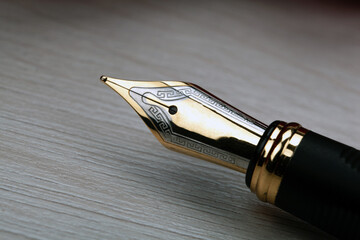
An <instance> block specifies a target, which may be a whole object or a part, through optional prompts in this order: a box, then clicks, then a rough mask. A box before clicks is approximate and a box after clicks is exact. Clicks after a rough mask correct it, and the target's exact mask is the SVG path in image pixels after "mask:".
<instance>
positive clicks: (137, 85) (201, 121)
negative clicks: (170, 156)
mask: <svg viewBox="0 0 360 240" xmlns="http://www.w3.org/2000/svg"><path fill="white" fill-rule="evenodd" d="M101 80H102V81H104V83H105V84H107V85H108V86H109V87H111V88H112V89H113V90H115V91H116V92H117V93H118V94H120V95H121V96H122V97H123V98H124V99H125V100H126V101H127V102H128V103H129V104H130V106H131V107H132V108H133V109H134V110H135V111H136V112H137V113H138V114H139V116H140V117H141V118H142V120H143V121H144V122H145V124H146V125H147V126H148V127H149V128H150V130H151V132H152V133H153V134H154V135H155V137H156V138H157V139H158V140H159V141H160V142H161V143H162V144H163V145H164V146H165V147H167V148H169V149H172V150H175V151H178V152H182V153H185V154H188V155H192V156H195V157H198V158H202V159H205V160H208V161H211V162H214V163H217V164H220V165H223V166H226V167H229V168H232V169H235V170H238V171H240V172H243V173H245V172H246V169H247V167H248V164H249V160H250V158H252V156H253V154H254V152H255V148H256V146H257V144H258V142H259V140H260V138H261V136H262V135H263V133H264V131H265V129H266V127H267V126H266V125H265V124H263V123H261V122H259V121H257V120H256V119H254V118H252V117H250V116H248V115H246V114H245V113H243V112H241V111H239V110H237V109H236V108H234V107H232V106H230V105H229V104H227V103H225V102H223V101H221V100H220V99H218V98H216V97H215V96H213V95H211V94H210V93H208V92H206V91H205V90H203V89H201V88H200V87H198V86H196V85H194V84H191V83H185V82H178V81H151V82H150V81H131V80H122V79H116V78H111V77H106V76H102V77H101Z"/></svg>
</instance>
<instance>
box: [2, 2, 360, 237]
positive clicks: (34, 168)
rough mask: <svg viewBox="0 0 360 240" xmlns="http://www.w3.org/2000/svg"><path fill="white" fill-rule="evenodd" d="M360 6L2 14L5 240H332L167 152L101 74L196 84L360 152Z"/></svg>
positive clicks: (21, 6) (140, 6) (19, 9)
mask: <svg viewBox="0 0 360 240" xmlns="http://www.w3.org/2000/svg"><path fill="white" fill-rule="evenodd" d="M359 13H360V8H358V7H356V6H349V5H347V4H346V3H342V4H339V3H338V4H336V3H329V4H328V3H326V2H325V1H324V2H316V1H310V2H307V3H306V2H305V3H302V1H298V2H297V1H250V0H249V1H147V0H145V1H136V2H135V1H113V2H112V1H89V2H88V1H10V0H9V1H1V3H0V102H1V105H0V239H328V238H329V236H327V235H326V234H324V233H322V232H320V231H319V230H317V229H315V228H313V227H311V226H310V225H308V224H306V223H304V222H302V221H300V220H298V219H296V218H294V217H292V216H290V215H289V214H287V213H285V212H283V211H281V210H278V209H277V208H276V207H273V206H271V205H269V204H266V203H262V202H260V201H259V200H258V199H257V198H256V196H255V195H254V194H253V193H251V192H250V190H248V189H247V187H246V185H245V183H244V182H245V181H244V175H242V174H241V173H238V172H235V171H232V170H229V169H226V168H224V167H221V166H218V165H214V164H212V163H208V162H205V161H202V160H198V159H195V158H192V157H189V156H185V155H181V154H178V153H175V152H171V151H169V150H167V149H165V148H163V146H162V145H161V144H160V143H159V142H158V141H157V140H156V139H155V138H154V137H153V135H152V134H151V133H150V131H149V130H148V129H147V127H146V126H145V125H144V124H143V122H142V121H141V119H140V118H139V117H138V116H137V115H136V113H135V112H134V111H133V110H132V109H131V108H130V107H129V106H128V104H127V103H126V102H125V101H124V100H123V99H122V98H121V97H120V96H118V95H117V94H116V93H114V92H113V91H112V90H111V89H110V88H109V87H107V86H105V85H104V84H103V83H102V82H100V81H99V76H100V75H101V74H107V75H110V76H114V77H121V78H125V79H142V80H180V81H188V82H193V83H196V84H198V85H200V86H202V87H204V88H205V89H207V90H209V91H210V92H211V93H214V94H215V95H217V96H218V97H220V98H222V99H224V100H226V101H227V102H229V103H231V104H232V105H234V106H237V107H238V108H239V109H241V110H243V111H245V112H246V113H248V114H250V115H252V116H254V117H255V118H257V119H260V120H262V121H263V122H265V123H267V124H269V123H271V122H272V121H273V120H276V119H281V120H285V121H297V122H300V123H302V125H303V126H305V127H307V128H310V129H312V130H314V131H317V132H318V133H321V134H324V135H327V136H329V137H331V138H334V139H336V140H339V141H342V142H344V143H347V144H349V145H351V146H354V147H359V146H360V144H359V143H360V127H359V119H360V118H359V117H360V106H359V103H360V82H359V81H360V14H359Z"/></svg>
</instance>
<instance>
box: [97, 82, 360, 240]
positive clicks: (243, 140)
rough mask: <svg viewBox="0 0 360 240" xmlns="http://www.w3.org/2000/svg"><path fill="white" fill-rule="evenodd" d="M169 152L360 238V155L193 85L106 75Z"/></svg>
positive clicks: (342, 234)
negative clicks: (241, 177)
mask: <svg viewBox="0 0 360 240" xmlns="http://www.w3.org/2000/svg"><path fill="white" fill-rule="evenodd" d="M100 79H101V80H102V81H103V82H104V83H105V84H106V85H108V86H109V87H111V88H112V89H113V90H115V91H116V92H117V93H118V94H119V95H121V96H122V97H123V98H124V99H125V100H126V101H127V102H128V103H129V104H130V106H131V107H132V108H133V109H134V110H135V111H136V112H137V114H138V115H139V116H140V117H141V119H142V120H143V121H144V122H145V124H146V125H147V126H148V127H149V128H150V130H151V132H152V133H153V134H154V135H155V137H156V138H157V139H158V140H159V141H160V143H162V144H163V145H164V146H165V147H167V148H169V149H171V150H175V151H178V152H181V153H185V154H188V155H191V156H195V157H197V158H201V159H204V160H208V161H211V162H213V163H217V164H220V165H222V166H225V167H228V168H231V169H234V170H236V171H240V172H242V173H244V174H246V176H245V179H246V185H247V186H248V187H249V188H250V190H251V191H252V192H254V193H255V194H256V195H257V197H258V198H259V199H260V200H262V201H265V202H268V203H271V204H274V205H276V206H277V207H279V208H281V209H283V210H285V211H287V212H289V213H291V214H293V215H295V216H297V217H298V218H300V219H303V220H305V221H307V222H309V223H310V224H312V225H314V226H316V227H318V228H320V229H322V230H323V231H325V232H327V233H329V234H331V235H333V236H335V237H337V238H339V239H360V151H359V150H356V149H354V148H352V147H349V146H347V145H344V144H342V143H339V142H337V141H334V140H332V139H329V138H327V137H324V136H322V135H319V134H317V133H315V132H312V131H310V130H308V129H306V128H304V127H302V126H301V125H300V124H298V123H286V122H283V121H274V122H273V123H271V124H270V125H269V126H267V125H265V124H264V123H262V122H260V121H258V120H256V119H254V118H252V117H251V116H249V115H247V114H245V113H244V112H241V111H240V110H238V109H236V108H234V107H232V106H231V105H229V104H227V103H225V102H224V101H222V100H221V99H219V98H217V97H215V96H214V95H212V94H211V93H209V92H207V91H206V90H204V89H202V88H200V87H198V86H197V85H195V84H192V83H186V82H180V81H132V80H122V79H117V78H111V77H107V76H102V77H101V78H100Z"/></svg>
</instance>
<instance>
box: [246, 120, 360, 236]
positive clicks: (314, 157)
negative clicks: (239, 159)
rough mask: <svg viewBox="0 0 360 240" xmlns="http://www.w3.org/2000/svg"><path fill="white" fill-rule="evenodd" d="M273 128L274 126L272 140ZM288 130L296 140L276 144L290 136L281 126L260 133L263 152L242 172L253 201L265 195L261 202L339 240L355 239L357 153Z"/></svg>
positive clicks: (359, 184) (359, 186) (359, 210)
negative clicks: (252, 192)
mask: <svg viewBox="0 0 360 240" xmlns="http://www.w3.org/2000/svg"><path fill="white" fill-rule="evenodd" d="M274 125H275V126H279V125H280V127H279V128H278V131H279V133H278V134H277V135H276V134H275V133H274V131H276V127H274ZM271 126H272V128H273V129H271ZM290 126H292V131H290V132H292V133H293V134H294V135H293V136H295V134H296V133H298V134H299V135H301V137H298V139H296V141H295V140H294V139H292V138H291V136H290V137H289V139H288V140H287V141H283V142H282V144H280V143H281V140H283V139H284V138H285V139H286V137H287V136H289V135H291V134H289V130H288V129H291V127H289V124H285V123H283V122H276V123H275V124H272V125H270V127H269V131H266V132H265V135H267V139H266V137H265V139H262V141H261V142H263V145H264V146H263V149H262V151H258V154H259V155H258V156H256V157H255V158H254V159H253V161H252V164H253V165H255V167H254V168H253V171H251V169H250V168H249V170H248V172H247V178H248V179H250V183H249V182H248V184H250V188H251V189H252V190H253V191H254V192H256V193H257V195H258V196H262V195H269V196H267V197H266V198H261V197H260V199H261V200H264V201H268V202H271V203H273V204H275V205H276V206H278V207H279V208H281V209H283V210H285V211H287V212H289V213H291V214H293V215H295V216H297V217H299V218H301V219H303V220H305V221H307V222H309V223H311V224H313V225H314V226H317V227H318V228H320V229H322V230H324V231H325V232H327V233H330V234H332V235H334V236H336V237H337V238H339V239H360V151H359V150H356V149H354V148H352V147H349V146H347V145H344V144H342V143H339V142H337V141H334V140H332V139H329V138H327V137H324V136H321V135H319V134H317V133H314V132H311V131H307V130H306V129H303V128H301V127H300V125H297V126H296V124H294V123H292V124H290ZM294 126H295V127H294ZM269 132H272V134H273V135H272V134H271V133H269ZM286 133H288V135H287V136H284V134H286ZM275 135H276V136H275ZM291 140H293V143H294V142H296V143H298V144H297V145H296V146H295V148H291V147H290V148H289V145H291V143H290V142H291ZM298 140H300V141H298ZM261 142H260V143H261ZM264 142H265V144H264ZM266 144H267V146H266ZM269 146H270V147H272V148H269ZM266 147H268V148H269V149H270V150H266V149H265V148H266ZM276 149H277V150H276ZM279 149H280V150H279ZM288 149H291V150H292V151H293V152H292V154H291V151H287V150H288ZM266 151H267V153H265V152H266ZM286 152H287V153H286ZM254 162H255V164H254ZM259 169H260V170H259ZM256 172H258V173H256ZM259 172H260V174H259ZM254 173H255V174H256V175H254ZM264 181H270V182H272V183H267V182H264ZM263 185H265V188H264V186H263ZM271 194H272V196H270V195H271Z"/></svg>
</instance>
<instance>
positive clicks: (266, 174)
mask: <svg viewBox="0 0 360 240" xmlns="http://www.w3.org/2000/svg"><path fill="white" fill-rule="evenodd" d="M307 131H308V130H307V129H305V128H302V127H301V125H300V124H298V123H288V124H287V123H285V122H280V123H279V124H278V125H277V127H276V128H275V129H274V130H273V132H272V134H271V135H270V137H269V139H268V140H267V142H266V144H265V146H264V148H263V149H262V152H261V154H260V157H259V159H258V160H257V162H256V166H255V169H254V172H253V175H252V178H251V183H250V189H251V191H252V192H255V193H256V195H257V196H258V198H259V199H260V200H262V201H264V202H269V203H272V204H274V203H275V200H276V195H277V193H278V190H279V187H280V184H281V181H282V178H283V174H284V171H285V169H286V167H287V165H288V164H289V162H290V161H291V158H292V156H293V155H294V152H295V150H296V148H297V146H299V144H300V142H301V140H302V139H303V137H304V135H305V134H306V132H307Z"/></svg>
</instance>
